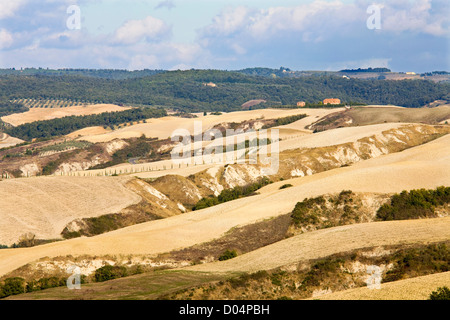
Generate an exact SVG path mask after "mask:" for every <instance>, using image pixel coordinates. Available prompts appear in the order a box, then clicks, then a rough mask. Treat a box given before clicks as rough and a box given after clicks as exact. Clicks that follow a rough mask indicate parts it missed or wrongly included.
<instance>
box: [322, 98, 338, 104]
mask: <svg viewBox="0 0 450 320" xmlns="http://www.w3.org/2000/svg"><path fill="white" fill-rule="evenodd" d="M323 104H341V100H339V99H325V100H323Z"/></svg>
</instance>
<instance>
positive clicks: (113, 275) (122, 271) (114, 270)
mask: <svg viewBox="0 0 450 320" xmlns="http://www.w3.org/2000/svg"><path fill="white" fill-rule="evenodd" d="M126 275H127V269H126V268H125V267H123V266H111V265H107V266H103V267H101V268H99V269H97V270H95V274H94V280H95V282H103V281H108V280H113V279H117V278H122V277H125V276H126Z"/></svg>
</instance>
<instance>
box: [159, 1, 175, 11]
mask: <svg viewBox="0 0 450 320" xmlns="http://www.w3.org/2000/svg"><path fill="white" fill-rule="evenodd" d="M175 7H176V5H175V3H174V1H173V0H165V1H161V2H160V3H158V4H157V5H156V7H155V9H162V8H167V9H169V10H171V9H173V8H175Z"/></svg>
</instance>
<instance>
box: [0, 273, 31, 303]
mask: <svg viewBox="0 0 450 320" xmlns="http://www.w3.org/2000/svg"><path fill="white" fill-rule="evenodd" d="M21 293H25V280H24V279H23V278H19V277H15V278H7V279H5V281H4V284H3V285H2V286H0V298H4V297H8V296H12V295H15V294H21Z"/></svg>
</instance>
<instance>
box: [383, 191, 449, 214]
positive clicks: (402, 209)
mask: <svg viewBox="0 0 450 320" xmlns="http://www.w3.org/2000/svg"><path fill="white" fill-rule="evenodd" d="M446 203H450V187H438V188H436V189H435V190H425V189H420V190H411V191H409V192H407V191H402V192H401V193H400V194H395V195H393V196H392V197H391V201H390V203H386V204H384V205H382V206H381V207H380V209H378V211H377V219H378V220H382V221H389V220H406V219H417V218H429V217H435V216H436V213H435V211H434V209H435V207H436V206H442V205H444V204H446Z"/></svg>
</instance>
